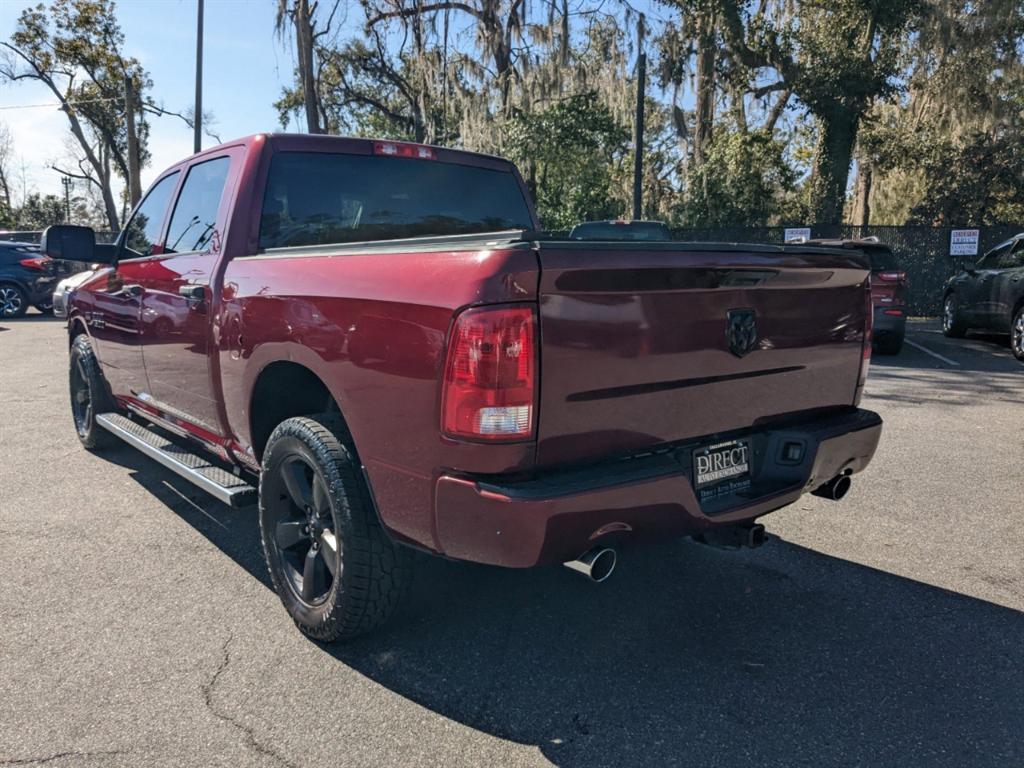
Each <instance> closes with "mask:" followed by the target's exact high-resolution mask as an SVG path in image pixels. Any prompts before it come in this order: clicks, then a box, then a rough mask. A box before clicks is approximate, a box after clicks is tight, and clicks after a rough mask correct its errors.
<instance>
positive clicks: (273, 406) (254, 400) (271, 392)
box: [248, 360, 354, 461]
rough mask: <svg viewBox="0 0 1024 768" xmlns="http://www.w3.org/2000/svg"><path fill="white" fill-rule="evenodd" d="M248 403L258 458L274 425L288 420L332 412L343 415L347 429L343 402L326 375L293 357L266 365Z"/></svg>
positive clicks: (253, 446)
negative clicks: (336, 394)
mask: <svg viewBox="0 0 1024 768" xmlns="http://www.w3.org/2000/svg"><path fill="white" fill-rule="evenodd" d="M248 405H249V425H248V426H249V436H250V441H251V445H252V450H253V454H254V455H255V457H256V459H257V461H260V460H262V458H263V451H264V449H265V448H266V445H267V440H268V439H269V438H270V435H271V433H272V432H273V431H274V428H275V427H276V426H277V425H278V424H280V423H281V422H282V421H284V420H285V419H290V418H293V417H295V416H312V415H314V414H317V413H325V412H330V413H336V414H337V415H338V416H340V417H341V419H342V421H343V422H345V427H346V430H347V429H348V422H347V421H346V420H345V415H344V413H343V411H342V407H341V403H340V402H339V401H338V398H337V397H335V395H334V393H333V392H332V391H331V389H330V387H328V386H327V384H326V383H325V382H324V380H323V378H322V377H321V376H320V375H318V374H317V373H316V372H315V371H314V370H312V369H311V368H309V367H307V366H305V365H303V364H302V363H298V362H295V361H294V360H275V361H273V362H271V363H268V364H267V365H265V366H264V367H263V368H262V369H261V370H260V372H259V374H257V376H256V379H255V380H254V382H253V385H252V389H251V391H250V393H249V403H248ZM349 435H351V432H349ZM353 447H354V446H353Z"/></svg>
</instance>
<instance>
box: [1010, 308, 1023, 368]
mask: <svg viewBox="0 0 1024 768" xmlns="http://www.w3.org/2000/svg"><path fill="white" fill-rule="evenodd" d="M1010 349H1012V350H1013V356H1014V357H1016V358H1017V359H1018V360H1020V361H1021V362H1024V305H1021V306H1019V307H1017V311H1016V312H1014V313H1013V321H1012V322H1011V323H1010Z"/></svg>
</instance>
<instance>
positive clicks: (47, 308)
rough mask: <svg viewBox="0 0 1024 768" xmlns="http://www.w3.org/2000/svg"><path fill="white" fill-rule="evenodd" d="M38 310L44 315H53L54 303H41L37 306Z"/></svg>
mask: <svg viewBox="0 0 1024 768" xmlns="http://www.w3.org/2000/svg"><path fill="white" fill-rule="evenodd" d="M36 309H38V310H39V311H40V312H42V313H43V314H44V315H52V314H53V302H52V301H41V302H39V303H38V304H36Z"/></svg>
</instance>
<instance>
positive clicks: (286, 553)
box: [259, 414, 411, 642]
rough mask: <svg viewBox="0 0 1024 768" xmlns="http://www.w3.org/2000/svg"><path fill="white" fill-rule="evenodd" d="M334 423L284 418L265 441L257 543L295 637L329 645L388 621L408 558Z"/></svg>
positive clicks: (324, 418)
mask: <svg viewBox="0 0 1024 768" xmlns="http://www.w3.org/2000/svg"><path fill="white" fill-rule="evenodd" d="M350 446H351V441H350V440H349V437H348V432H347V430H346V429H345V425H344V422H343V421H342V420H341V418H340V417H338V416H336V415H333V414H320V415H318V416H313V417H297V418H292V419H288V420H286V421H284V422H282V423H281V424H279V425H278V426H277V428H276V429H275V430H274V432H273V434H271V436H270V440H269V441H268V442H267V447H266V450H265V451H264V455H263V468H262V472H261V474H260V514H259V521H260V537H261V539H262V541H263V552H264V555H265V556H266V560H267V567H268V569H269V571H270V578H271V581H273V583H274V588H275V589H276V590H277V594H278V596H279V597H280V598H281V602H282V603H284V607H285V609H287V611H288V613H289V614H290V615H291V617H292V619H293V620H294V621H295V623H296V625H297V626H298V627H299V629H300V630H301V631H302V632H304V633H305V634H307V635H309V636H310V637H312V638H314V639H316V640H321V641H325V642H329V641H332V640H344V639H349V638H352V637H356V636H357V635H360V634H363V633H365V632H368V631H370V630H371V629H373V628H374V627H376V626H378V625H380V624H382V623H383V622H384V621H386V620H387V619H388V618H389V617H390V616H391V614H392V613H394V611H395V608H396V607H397V606H398V603H399V600H400V599H401V597H402V594H403V593H404V591H405V589H406V587H407V586H408V583H409V575H410V564H411V563H410V557H411V553H410V552H409V551H407V550H406V549H404V548H402V547H400V546H397V545H395V544H393V543H392V542H391V540H390V539H389V538H388V537H387V535H386V534H385V532H384V530H383V529H382V528H381V525H380V522H379V521H378V519H377V515H376V512H375V510H374V508H373V502H372V501H371V499H370V494H369V490H368V488H367V486H366V482H365V480H364V479H363V475H362V471H361V468H360V466H359V465H358V462H357V461H356V460H355V455H354V452H353V451H352V450H351V448H350Z"/></svg>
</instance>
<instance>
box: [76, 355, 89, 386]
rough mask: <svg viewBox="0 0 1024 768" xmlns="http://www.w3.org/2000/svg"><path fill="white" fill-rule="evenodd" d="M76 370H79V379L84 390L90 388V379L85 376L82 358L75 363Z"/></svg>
mask: <svg viewBox="0 0 1024 768" xmlns="http://www.w3.org/2000/svg"><path fill="white" fill-rule="evenodd" d="M75 368H77V369H78V377H79V379H81V381H82V387H83V388H88V386H89V377H88V376H86V375H85V366H84V365H82V359H81V358H79V359H78V360H76V361H75Z"/></svg>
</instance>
